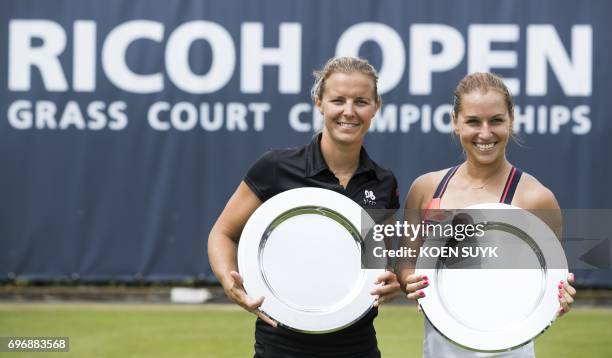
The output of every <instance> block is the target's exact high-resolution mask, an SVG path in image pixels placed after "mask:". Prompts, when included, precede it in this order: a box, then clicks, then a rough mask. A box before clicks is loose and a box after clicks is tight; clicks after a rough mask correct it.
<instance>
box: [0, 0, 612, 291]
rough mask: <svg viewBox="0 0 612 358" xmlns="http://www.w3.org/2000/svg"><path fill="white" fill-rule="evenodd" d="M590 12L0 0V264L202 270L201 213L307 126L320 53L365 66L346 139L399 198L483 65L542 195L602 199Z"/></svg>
mask: <svg viewBox="0 0 612 358" xmlns="http://www.w3.org/2000/svg"><path fill="white" fill-rule="evenodd" d="M610 13H612V4H610V3H609V2H607V1H603V0H602V1H588V0H580V1H569V0H564V1H557V0H555V1H553V0H548V1H537V2H536V1H528V0H520V1H510V0H508V1H496V2H490V1H486V0H476V1H475V0H469V1H468V0H461V1H452V2H449V1H428V2H406V1H401V0H385V1H375V0H368V1H349V0H336V1H324V0H316V1H299V0H254V1H238V0H226V1H148V0H147V1H145V0H135V1H119V0H111V1H95V0H86V1H69V0H66V1H53V2H48V1H32V0H20V1H16V0H13V1H3V2H2V3H1V4H0V34H1V40H0V74H1V75H0V113H1V117H0V168H1V169H0V173H1V175H0V280H15V279H28V280H42V281H48V280H58V279H59V280H66V279H68V280H81V281H88V282H92V281H93V282H95V281H136V282H137V281H176V280H187V281H212V280H214V277H213V276H212V272H211V270H210V267H209V265H208V260H207V256H206V240H207V236H208V232H209V230H210V228H211V226H212V224H213V222H214V220H215V219H216V217H217V216H218V214H219V213H220V211H221V210H222V209H223V206H224V204H225V202H226V201H227V199H228V198H229V196H230V195H231V193H232V192H233V191H234V190H235V188H236V187H237V185H238V184H239V182H240V180H241V179H242V176H243V175H244V174H245V172H246V170H247V169H248V168H249V166H250V165H251V164H252V163H253V161H254V160H255V159H256V158H258V157H259V156H260V155H261V154H262V153H263V152H264V151H266V150H268V149H270V148H279V147H290V146H298V145H302V144H304V143H306V142H307V141H309V139H310V138H311V137H312V135H313V133H314V132H315V131H316V130H318V129H319V128H320V121H321V118H320V115H319V114H318V112H317V111H316V110H313V105H312V103H311V101H310V98H309V90H310V86H311V84H312V82H313V76H312V70H313V69H317V68H321V67H322V65H323V64H324V63H325V61H326V60H327V59H328V58H330V57H332V56H335V55H350V56H361V57H364V58H367V59H368V60H370V61H371V63H372V64H373V65H374V66H375V67H376V68H377V69H378V70H379V74H380V82H379V89H380V91H381V93H382V98H383V106H382V108H381V111H380V113H379V114H378V117H377V118H376V119H375V120H374V122H373V125H372V128H371V133H370V134H369V135H368V137H367V140H366V147H367V149H368V152H369V154H370V156H371V157H372V158H373V159H374V160H376V161H377V162H378V163H380V164H382V165H383V166H386V167H388V168H390V169H392V170H393V171H394V173H395V174H396V176H397V178H398V180H399V183H400V189H401V195H402V197H403V196H404V195H405V194H406V192H407V190H408V188H409V186H410V183H411V182H412V181H413V180H414V179H415V178H416V177H417V176H419V175H420V174H423V173H425V172H428V171H432V170H438V169H441V168H445V167H449V166H451V165H454V164H456V163H459V162H460V161H462V158H463V157H462V153H461V148H460V146H459V144H458V143H456V142H455V141H453V139H452V138H451V134H450V132H451V126H450V116H449V113H450V110H451V99H452V92H453V89H454V88H455V86H456V84H457V82H458V81H459V80H460V79H461V78H462V77H463V76H464V75H465V74H467V73H470V72H474V71H492V72H495V73H498V74H500V75H502V76H503V77H504V78H505V80H506V82H507V84H508V86H509V88H510V90H511V92H512V93H513V94H514V95H515V100H516V103H517V109H516V115H515V131H516V132H517V133H518V134H519V137H520V138H521V140H522V144H521V145H511V146H510V147H511V148H510V149H509V155H508V157H509V160H510V161H511V162H512V163H513V164H514V165H516V166H518V167H520V168H521V169H523V170H525V171H526V172H528V173H531V174H532V175H534V176H535V177H537V178H538V179H539V180H540V181H541V182H542V183H543V184H544V185H546V186H547V187H549V188H550V189H551V190H552V191H553V192H554V193H555V195H556V197H557V199H558V200H559V203H560V205H561V207H562V208H584V209H587V208H589V209H596V208H609V207H610V204H611V202H612V195H611V194H610V193H609V191H608V190H606V189H605V188H606V186H607V185H609V183H610V182H612V163H611V159H610V158H611V156H610V153H611V152H612V144H610V143H611V142H610V138H609V136H610V135H611V134H612V130H611V129H612V123H611V122H610V120H609V114H608V110H607V104H608V101H609V96H610V93H612V84H611V82H610V78H611V77H612V76H611V75H612V73H611V70H610V66H609V64H610V63H611V62H612V53H611V49H610V43H611V42H612V24H611V22H610V21H609V14H610ZM585 282H586V283H589V282H590V283H594V284H597V283H602V282H603V283H612V278H611V277H610V275H602V277H600V278H597V279H593V280H592V281H588V280H587V281H585Z"/></svg>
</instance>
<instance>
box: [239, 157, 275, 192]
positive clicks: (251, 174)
mask: <svg viewBox="0 0 612 358" xmlns="http://www.w3.org/2000/svg"><path fill="white" fill-rule="evenodd" d="M277 167H278V165H277V153H276V151H274V150H271V151H268V152H265V153H264V154H263V155H262V156H261V157H259V159H257V161H256V162H255V163H253V165H252V166H251V168H249V170H248V171H247V173H246V175H245V176H244V182H245V183H246V184H247V185H248V186H249V188H251V190H252V191H253V193H255V195H257V197H258V198H259V200H261V201H262V202H264V201H266V200H268V199H270V198H271V197H273V196H274V194H275V189H276V177H277V176H276V168H277Z"/></svg>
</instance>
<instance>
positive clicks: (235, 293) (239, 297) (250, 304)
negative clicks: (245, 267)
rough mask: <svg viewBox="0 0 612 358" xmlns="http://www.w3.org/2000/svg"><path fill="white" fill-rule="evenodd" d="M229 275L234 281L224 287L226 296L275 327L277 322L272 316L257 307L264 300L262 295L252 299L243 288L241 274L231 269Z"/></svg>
mask: <svg viewBox="0 0 612 358" xmlns="http://www.w3.org/2000/svg"><path fill="white" fill-rule="evenodd" d="M230 276H231V277H232V279H233V280H234V283H233V284H232V286H231V287H229V288H225V287H224V289H225V294H226V295H227V297H229V298H230V299H231V300H232V301H234V302H235V303H236V304H238V305H239V306H240V307H242V308H244V309H245V310H247V311H249V312H251V313H254V314H255V315H256V316H257V317H259V318H261V319H262V320H263V321H264V322H266V323H267V324H269V325H270V326H272V327H277V326H278V323H277V322H276V321H275V320H273V319H272V318H270V317H268V316H267V315H266V314H265V313H264V312H263V311H261V310H260V309H259V307H260V306H261V304H262V303H263V301H264V297H263V296H262V297H259V298H257V299H254V298H252V297H250V296H249V295H247V293H246V291H245V289H244V285H243V280H242V276H240V274H239V273H238V272H236V271H231V272H230Z"/></svg>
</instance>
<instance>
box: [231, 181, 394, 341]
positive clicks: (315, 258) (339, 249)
mask: <svg viewBox="0 0 612 358" xmlns="http://www.w3.org/2000/svg"><path fill="white" fill-rule="evenodd" d="M361 218H362V211H361V207H360V206H359V205H358V204H357V203H355V202H354V201H352V200H351V199H349V198H347V197H345V196H343V195H341V194H338V193H336V192H333V191H331V190H326V189H319V188H299V189H293V190H288V191H285V192H283V193H280V194H278V195H276V196H274V197H272V198H270V199H269V200H267V201H266V202H264V203H263V204H262V205H261V206H260V207H259V208H258V209H257V210H256V211H255V212H254V213H253V215H251V217H250V218H249V220H248V222H247V224H246V226H245V227H244V230H243V232H242V235H241V237H240V243H239V246H238V266H239V270H240V274H241V275H242V276H243V278H244V287H245V289H246V291H247V294H248V295H249V296H251V297H260V296H264V297H265V300H264V302H263V304H262V306H261V307H260V309H261V310H262V311H263V312H265V313H266V314H267V315H268V316H270V317H271V318H273V319H274V320H276V321H278V322H279V323H280V324H282V325H284V326H286V327H288V328H290V329H293V330H296V331H300V332H305V333H326V332H332V331H336V330H339V329H341V328H344V327H346V326H348V325H350V324H352V323H353V322H355V321H357V320H359V318H361V317H362V316H363V315H365V314H366V313H367V312H368V311H369V310H370V308H371V307H372V304H373V303H374V296H372V295H371V294H370V292H371V291H372V290H373V289H374V288H375V287H376V284H375V280H376V278H377V276H378V275H380V274H381V273H382V272H383V271H384V270H382V269H367V270H366V269H362V268H361V254H362V249H363V247H364V245H363V239H362V237H361V235H360V231H359V228H360V225H361Z"/></svg>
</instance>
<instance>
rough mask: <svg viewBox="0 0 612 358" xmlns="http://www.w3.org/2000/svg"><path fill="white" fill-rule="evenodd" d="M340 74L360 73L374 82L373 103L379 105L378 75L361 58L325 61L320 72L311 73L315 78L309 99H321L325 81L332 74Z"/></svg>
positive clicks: (337, 58)
mask: <svg viewBox="0 0 612 358" xmlns="http://www.w3.org/2000/svg"><path fill="white" fill-rule="evenodd" d="M336 72H340V73H346V74H350V73H353V72H359V73H362V74H364V75H366V76H368V77H370V78H372V81H374V101H376V103H380V96H379V95H378V85H377V82H378V74H377V73H376V70H375V69H374V67H373V66H372V65H370V63H369V62H368V61H366V60H364V59H361V58H355V57H334V58H331V59H329V60H328V61H327V63H326V64H325V66H324V67H323V69H322V70H316V71H314V72H313V74H314V76H315V82H314V84H313V85H312V88H311V90H310V97H311V98H312V100H313V101H316V100H317V98H318V99H322V98H323V93H324V92H325V81H326V80H327V78H329V76H331V75H332V74H333V73H336Z"/></svg>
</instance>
